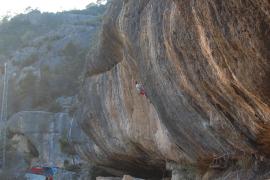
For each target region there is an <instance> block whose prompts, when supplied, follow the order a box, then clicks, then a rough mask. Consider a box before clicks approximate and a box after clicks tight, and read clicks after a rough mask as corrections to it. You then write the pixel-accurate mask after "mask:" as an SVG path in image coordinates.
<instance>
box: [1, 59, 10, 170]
mask: <svg viewBox="0 0 270 180" xmlns="http://www.w3.org/2000/svg"><path fill="white" fill-rule="evenodd" d="M7 96H8V65H7V63H5V72H4V86H3V92H2V106H1V116H0V122H1V123H3V152H2V153H3V157H2V161H3V162H2V163H3V166H2V168H5V166H6V144H7V142H6V141H7V139H6V136H7V127H6V126H7V103H8V101H7V98H8V97H7Z"/></svg>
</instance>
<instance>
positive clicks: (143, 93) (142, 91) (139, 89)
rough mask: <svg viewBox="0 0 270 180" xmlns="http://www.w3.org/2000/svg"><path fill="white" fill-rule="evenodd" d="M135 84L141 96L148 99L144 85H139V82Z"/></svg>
mask: <svg viewBox="0 0 270 180" xmlns="http://www.w3.org/2000/svg"><path fill="white" fill-rule="evenodd" d="M135 84H136V89H137V91H138V93H139V94H140V95H142V96H145V97H147V96H146V92H145V90H144V88H143V85H142V84H141V83H138V82H137V81H135Z"/></svg>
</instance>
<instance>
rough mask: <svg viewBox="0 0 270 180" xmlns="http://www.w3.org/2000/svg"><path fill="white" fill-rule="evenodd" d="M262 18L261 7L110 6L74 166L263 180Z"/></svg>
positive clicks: (265, 32) (91, 71)
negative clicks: (80, 161) (80, 160)
mask: <svg viewBox="0 0 270 180" xmlns="http://www.w3.org/2000/svg"><path fill="white" fill-rule="evenodd" d="M269 13H270V3H269V1H259V0H256V1H249V0H244V1H243V0H227V1H221V0H214V1H210V0H205V1H195V0H142V1H138V0H123V1H121V0H114V1H112V2H111V4H110V7H109V9H108V11H107V16H106V18H105V20H104V25H103V30H102V32H101V37H100V38H101V39H100V43H99V45H98V48H97V50H96V53H95V54H94V55H93V56H89V58H88V66H87V75H86V78H85V82H84V86H83V89H82V91H81V97H80V99H81V106H80V108H79V111H78V112H77V117H78V120H79V123H80V124H81V127H82V128H83V130H84V131H85V132H86V134H87V135H88V136H89V137H90V138H91V141H89V143H88V144H86V145H85V146H77V150H78V151H79V152H80V153H81V155H82V157H85V158H86V159H87V160H88V161H91V162H92V163H93V162H94V164H96V165H98V166H102V167H106V168H108V169H110V170H111V172H112V174H115V175H117V174H118V175H119V174H120V175H121V174H124V173H128V174H131V175H134V176H136V177H151V178H153V177H159V178H160V177H163V176H169V172H168V171H170V170H173V172H176V171H177V172H180V174H181V173H182V174H183V172H187V173H186V175H185V176H186V177H185V178H191V179H194V178H195V176H196V177H197V178H210V179H214V178H216V177H221V176H227V177H230V179H233V178H234V177H236V176H238V177H241V178H243V179H248V178H250V179H255V178H256V177H259V176H263V174H264V170H267V169H268V170H269V166H267V162H268V161H267V157H268V156H269V155H270V154H269V150H270V141H269V138H270V134H269V132H268V131H269V129H270V108H269V106H270V100H269V98H270V94H269V92H270V79H269V78H270V77H269V76H270V62H269V58H270V53H269V52H270V51H269V50H270V36H269V33H270V14H269ZM135 80H137V81H140V82H142V83H143V85H144V87H145V89H146V92H147V95H148V97H147V98H146V97H144V96H140V95H138V94H137V92H136V90H135V84H134V83H135ZM247 161H249V162H250V163H241V162H247ZM166 164H167V168H166ZM247 165H248V166H247ZM261 165H264V166H265V168H260V167H261ZM166 169H167V170H166ZM183 169H186V171H183ZM194 169H195V170H194ZM197 169H199V170H198V171H197ZM216 169H221V170H222V171H219V174H218V175H217V172H215V171H216Z"/></svg>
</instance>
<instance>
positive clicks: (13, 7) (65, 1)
mask: <svg viewBox="0 0 270 180" xmlns="http://www.w3.org/2000/svg"><path fill="white" fill-rule="evenodd" d="M91 2H96V0H0V17H2V16H4V15H7V14H9V15H14V14H19V13H22V12H24V11H25V9H26V8H27V7H29V6H30V7H31V8H32V9H38V10H40V11H41V12H58V11H63V10H70V9H84V8H85V6H86V5H88V4H90V3H91Z"/></svg>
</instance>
